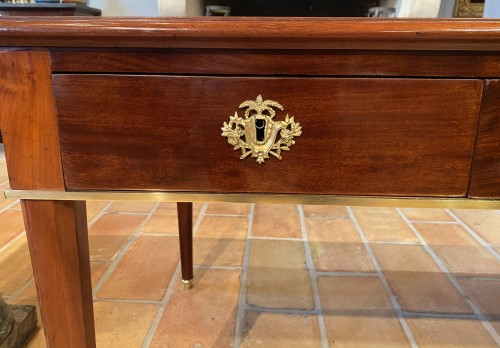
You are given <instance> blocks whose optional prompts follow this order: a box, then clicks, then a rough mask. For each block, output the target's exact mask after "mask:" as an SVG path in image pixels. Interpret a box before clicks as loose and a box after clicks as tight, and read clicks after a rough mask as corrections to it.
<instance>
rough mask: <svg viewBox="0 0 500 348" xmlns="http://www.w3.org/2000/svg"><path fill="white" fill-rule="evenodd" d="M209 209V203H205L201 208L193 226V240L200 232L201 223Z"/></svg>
mask: <svg viewBox="0 0 500 348" xmlns="http://www.w3.org/2000/svg"><path fill="white" fill-rule="evenodd" d="M207 208H208V203H203V205H202V206H201V208H200V212H199V213H198V216H197V217H196V221H195V222H194V224H193V238H194V237H195V236H196V235H197V234H198V230H199V229H200V225H201V222H202V221H203V219H204V218H205V216H206V215H207V214H206V211H207Z"/></svg>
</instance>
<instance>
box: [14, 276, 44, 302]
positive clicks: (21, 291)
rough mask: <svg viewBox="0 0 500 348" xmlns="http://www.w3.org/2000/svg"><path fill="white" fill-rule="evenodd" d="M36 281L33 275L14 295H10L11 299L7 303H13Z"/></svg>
mask: <svg viewBox="0 0 500 348" xmlns="http://www.w3.org/2000/svg"><path fill="white" fill-rule="evenodd" d="M34 283H35V278H34V277H33V276H31V278H30V279H29V280H28V281H26V283H25V284H24V285H23V286H21V288H20V289H19V290H17V291H16V292H15V293H14V294H13V295H12V296H9V300H8V301H7V303H8V304H12V303H13V302H14V301H16V300H17V299H18V298H19V296H21V295H22V294H23V293H24V292H25V291H26V290H27V289H28V288H29V287H30V286H31V285H32V284H34ZM37 300H38V295H37Z"/></svg>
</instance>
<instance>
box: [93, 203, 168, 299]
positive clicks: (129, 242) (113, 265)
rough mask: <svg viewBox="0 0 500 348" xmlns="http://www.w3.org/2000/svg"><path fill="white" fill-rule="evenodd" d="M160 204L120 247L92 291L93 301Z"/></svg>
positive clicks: (157, 205)
mask: <svg viewBox="0 0 500 348" xmlns="http://www.w3.org/2000/svg"><path fill="white" fill-rule="evenodd" d="M159 205H160V203H157V204H156V205H155V206H154V208H153V209H151V211H150V212H149V215H148V216H147V217H146V218H145V219H144V221H143V222H142V223H141V224H140V226H139V227H138V228H137V229H136V230H135V232H134V233H132V235H131V236H130V237H129V239H128V240H127V242H126V243H125V244H124V245H123V246H122V248H121V250H120V251H119V252H118V255H117V256H116V257H115V259H114V260H113V262H112V263H111V265H110V266H109V268H108V269H107V270H106V272H104V274H103V276H102V277H101V279H99V281H98V282H97V284H96V286H95V287H94V289H93V290H92V297H93V298H94V299H97V298H98V297H97V293H98V292H99V291H100V290H101V288H102V287H103V286H104V284H105V283H106V282H107V281H108V280H109V278H110V277H111V275H112V274H113V272H114V271H115V269H116V268H117V267H118V264H119V263H120V261H121V260H122V258H123V256H124V255H125V254H126V253H127V251H128V250H129V249H130V247H131V246H132V244H133V243H134V242H135V241H136V239H137V237H139V236H140V234H141V231H142V229H143V227H144V225H145V224H146V223H147V222H148V221H149V219H151V216H152V215H153V214H154V212H155V211H156V210H157V209H158V207H159Z"/></svg>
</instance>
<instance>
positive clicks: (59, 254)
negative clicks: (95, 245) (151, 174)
mask: <svg viewBox="0 0 500 348" xmlns="http://www.w3.org/2000/svg"><path fill="white" fill-rule="evenodd" d="M21 203H22V208H23V214H24V223H25V226H26V236H27V238H28V246H29V249H30V256H31V262H32V265H33V274H34V276H35V281H36V286H37V294H38V299H39V303H40V311H41V315H42V320H43V327H44V331H45V339H46V343H47V347H49V348H68V347H72V348H92V347H94V348H95V334H94V314H93V306H92V285H91V283H90V261H89V246H88V233H87V219H86V211H85V202H73V201H29V200H28V201H22V202H21Z"/></svg>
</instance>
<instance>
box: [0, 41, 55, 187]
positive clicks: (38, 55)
mask: <svg viewBox="0 0 500 348" xmlns="http://www.w3.org/2000/svg"><path fill="white" fill-rule="evenodd" d="M0 76H1V78H0V120H1V127H0V128H1V129H2V137H3V140H4V142H5V155H6V159H7V167H8V172H9V180H10V186H11V188H13V189H25V190H35V189H39V190H42V189H50V190H64V180H63V174H62V165H61V158H60V149H59V140H58V131H57V124H56V116H55V107H54V97H53V91H52V75H51V68H50V54H49V52H48V51H1V50H0Z"/></svg>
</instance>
